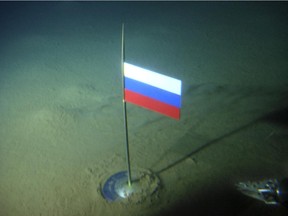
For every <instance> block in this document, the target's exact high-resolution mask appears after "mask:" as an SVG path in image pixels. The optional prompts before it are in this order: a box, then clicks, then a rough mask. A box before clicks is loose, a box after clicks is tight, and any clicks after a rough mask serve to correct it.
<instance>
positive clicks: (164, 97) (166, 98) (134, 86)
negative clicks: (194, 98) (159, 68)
mask: <svg viewBox="0 0 288 216" xmlns="http://www.w3.org/2000/svg"><path fill="white" fill-rule="evenodd" d="M125 89H128V90H130V91H134V92H137V93H139V94H142V95H145V96H147V97H150V98H153V99H155V100H159V101H161V102H163V103H167V104H170V105H172V106H175V107H178V108H180V107H181V96H180V95H177V94H174V93H171V92H168V91H165V90H163V89H160V88H157V87H154V86H151V85H148V84H145V83H142V82H139V81H136V80H134V79H130V78H128V77H125Z"/></svg>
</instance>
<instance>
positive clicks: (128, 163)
mask: <svg viewBox="0 0 288 216" xmlns="http://www.w3.org/2000/svg"><path fill="white" fill-rule="evenodd" d="M124 36H125V35H124V23H122V42H121V72H122V91H123V97H122V98H123V116H124V128H125V140H126V160H127V175H128V186H131V166H130V154H129V140H128V124H127V111H126V101H125V81H124V59H125V37H124Z"/></svg>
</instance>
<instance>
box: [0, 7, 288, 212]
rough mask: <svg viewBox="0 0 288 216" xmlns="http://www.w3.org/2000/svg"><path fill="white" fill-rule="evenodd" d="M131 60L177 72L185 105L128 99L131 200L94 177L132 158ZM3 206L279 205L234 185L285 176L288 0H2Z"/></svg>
mask: <svg viewBox="0 0 288 216" xmlns="http://www.w3.org/2000/svg"><path fill="white" fill-rule="evenodd" d="M122 21H125V24H126V25H125V27H126V30H125V36H126V61H127V62H130V63H132V64H135V65H138V66H142V67H144V68H147V69H151V70H154V71H157V72H159V73H163V74H165V75H168V76H172V77H175V78H178V79H181V80H182V82H183V87H182V109H181V119H180V120H179V121H176V120H174V119H170V118H167V117H165V116H162V115H160V114H158V113H154V112H151V111H148V110H145V109H142V108H139V107H137V106H134V105H131V104H127V112H128V125H129V141H130V155H131V165H132V169H136V170H137V169H147V170H150V171H151V172H153V173H154V174H155V175H157V176H158V177H159V179H160V180H161V184H160V185H159V187H158V190H157V192H156V193H154V194H152V195H151V196H148V197H146V199H143V200H141V201H140V202H137V203H129V202H116V203H108V202H106V200H104V199H103V197H102V196H101V193H100V189H101V185H102V184H103V182H105V180H106V179H107V178H108V177H109V176H110V175H112V174H114V173H116V172H118V171H121V170H125V169H126V159H125V138H124V127H123V115H122V86H121V70H120V69H121V67H120V66H121V65H120V62H121V58H120V53H121V52H120V50H121V23H122ZM0 26H1V33H0V44H1V45H0V47H1V48H0V116H1V121H0V215H1V216H40V215H41V216H96V215H97V216H98V215H101V216H104V215H105V216H106V215H107V216H110V215H111V216H114V215H115V216H116V215H117V216H120V215H123V216H124V215H125V216H128V215H129V216H130V215H132V216H138V215H145V216H146V215H147V216H156V215H195V216H196V215H197V216H198V215H245V216H246V215H261V216H262V215H273V216H274V215H275V216H278V215H287V209H285V208H284V207H282V206H268V205H266V204H264V203H263V202H260V201H257V200H255V199H252V198H249V197H246V196H244V195H243V194H241V193H240V192H239V191H237V190H236V188H235V186H234V184H235V183H237V182H239V181H248V180H251V181H253V180H261V179H264V178H278V179H282V178H284V177H287V176H288V157H287V156H288V131H287V130H288V129H287V127H288V117H287V115H288V114H287V106H288V85H287V84H288V61H287V59H288V58H287V57H288V43H287V39H288V4H287V2H278V3H272V2H256V3H250V2H200V3H199V2H180V3H175V2H158V3H152V2H126V3H125V2H106V3H105V2H10V3H7V2H6V3H5V2H0Z"/></svg>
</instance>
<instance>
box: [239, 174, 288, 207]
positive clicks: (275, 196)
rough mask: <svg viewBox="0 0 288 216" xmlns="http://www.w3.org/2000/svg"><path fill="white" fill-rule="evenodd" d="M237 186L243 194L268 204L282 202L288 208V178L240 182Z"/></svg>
mask: <svg viewBox="0 0 288 216" xmlns="http://www.w3.org/2000/svg"><path fill="white" fill-rule="evenodd" d="M236 187H237V189H238V190H239V191H241V192H242V193H243V194H245V195H247V196H249V197H252V198H255V199H258V200H261V201H263V202H265V203H266V204H269V205H279V204H281V205H284V206H285V207H287V208H288V178H285V179H283V180H282V181H278V180H277V179H266V180H262V181H258V182H250V181H249V182H239V183H238V184H236Z"/></svg>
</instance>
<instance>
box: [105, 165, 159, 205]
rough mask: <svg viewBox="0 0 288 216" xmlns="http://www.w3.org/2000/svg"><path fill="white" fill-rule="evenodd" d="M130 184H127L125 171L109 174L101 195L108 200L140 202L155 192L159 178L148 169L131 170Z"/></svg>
mask: <svg viewBox="0 0 288 216" xmlns="http://www.w3.org/2000/svg"><path fill="white" fill-rule="evenodd" d="M133 173H135V175H134V176H132V183H131V185H129V184H128V174H127V171H121V172H118V173H115V174H114V175H112V176H110V177H109V178H108V179H107V180H106V181H105V183H104V185H103V187H102V191H101V192H102V196H103V197H104V198H105V199H106V200H107V201H109V202H115V201H125V200H129V202H130V201H131V202H136V203H139V202H142V201H144V200H145V199H146V198H148V197H150V196H152V195H154V194H155V192H156V191H157V190H158V189H159V185H160V180H159V179H158V178H157V177H156V176H155V175H153V174H152V173H151V172H150V171H146V170H145V171H143V170H142V171H133Z"/></svg>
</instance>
